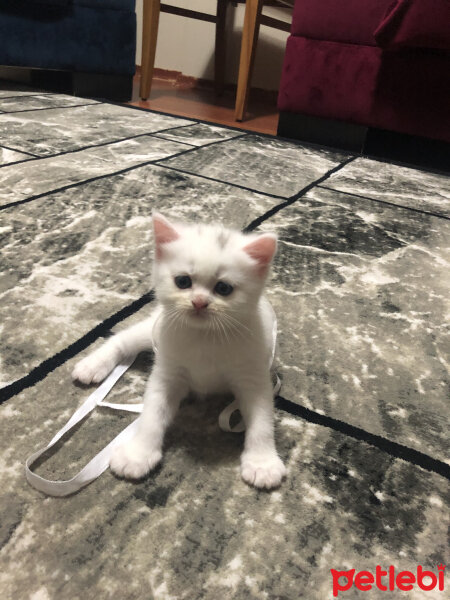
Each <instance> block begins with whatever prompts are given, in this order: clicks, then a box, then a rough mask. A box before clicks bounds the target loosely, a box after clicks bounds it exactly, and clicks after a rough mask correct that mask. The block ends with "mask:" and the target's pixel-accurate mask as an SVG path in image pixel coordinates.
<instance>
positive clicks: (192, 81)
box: [136, 65, 278, 106]
mask: <svg viewBox="0 0 450 600" xmlns="http://www.w3.org/2000/svg"><path fill="white" fill-rule="evenodd" d="M140 76H141V67H140V66H139V65H136V78H137V79H139V78H140ZM153 79H159V80H161V81H165V82H168V83H170V84H171V85H173V86H174V87H178V88H182V89H201V90H204V89H206V90H211V91H213V90H214V87H215V86H214V81H213V80H211V79H203V78H201V77H192V76H191V75H185V74H184V73H182V72H181V71H171V70H169V69H159V68H157V67H155V68H154V69H153ZM236 89H237V85H236V84H235V83H225V85H224V90H223V91H224V92H229V93H231V94H233V95H236ZM251 98H252V101H256V102H262V103H267V104H270V105H273V106H276V103H277V99H278V91H277V90H264V89H262V88H253V87H252V88H251Z"/></svg>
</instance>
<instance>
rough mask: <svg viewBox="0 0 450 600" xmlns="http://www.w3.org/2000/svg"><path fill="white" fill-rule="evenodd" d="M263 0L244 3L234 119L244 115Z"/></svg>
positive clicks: (251, 0)
mask: <svg viewBox="0 0 450 600" xmlns="http://www.w3.org/2000/svg"><path fill="white" fill-rule="evenodd" d="M262 6H263V0H247V2H246V3H245V17H244V28H243V30H242V42H241V59H240V62H239V77H238V85H237V93H236V108H235V119H236V121H242V120H243V118H244V115H245V111H246V108H247V101H248V93H249V89H250V79H251V75H252V70H253V63H254V59H255V52H256V43H257V41H258V33H259V24H260V19H261V12H262Z"/></svg>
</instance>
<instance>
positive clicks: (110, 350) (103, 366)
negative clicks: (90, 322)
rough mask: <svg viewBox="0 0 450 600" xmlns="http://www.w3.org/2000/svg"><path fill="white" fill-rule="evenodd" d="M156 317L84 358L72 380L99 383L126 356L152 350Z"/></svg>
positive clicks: (108, 341) (116, 337) (76, 368)
mask: <svg viewBox="0 0 450 600" xmlns="http://www.w3.org/2000/svg"><path fill="white" fill-rule="evenodd" d="M155 319H156V316H155V314H154V315H152V316H151V317H150V318H148V319H146V320H145V321H141V322H140V323H137V324H136V325H133V326H131V327H129V328H128V329H125V330H124V331H121V332H119V333H117V334H115V335H113V336H112V337H111V338H109V339H108V340H107V341H106V342H105V343H104V344H103V346H100V348H98V349H97V350H95V351H94V352H92V353H91V354H89V356H86V358H83V359H82V360H81V361H80V362H79V363H77V365H76V366H75V368H74V370H73V371H72V378H73V379H78V381H81V383H85V384H89V383H99V382H100V381H103V379H105V377H106V376H107V375H108V374H109V373H110V372H111V371H112V370H113V369H114V367H115V366H116V365H118V364H119V363H120V361H121V360H123V359H124V358H125V357H126V356H132V355H133V354H138V352H141V351H142V350H146V349H151V348H152V329H153V324H154V322H155Z"/></svg>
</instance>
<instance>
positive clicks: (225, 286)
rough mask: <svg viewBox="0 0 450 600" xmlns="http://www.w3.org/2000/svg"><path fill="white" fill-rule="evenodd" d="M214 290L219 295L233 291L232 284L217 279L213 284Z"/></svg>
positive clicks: (227, 294)
mask: <svg viewBox="0 0 450 600" xmlns="http://www.w3.org/2000/svg"><path fill="white" fill-rule="evenodd" d="M214 291H215V292H216V294H219V295H220V296H229V295H230V294H231V292H232V291H233V286H232V285H230V284H229V283H226V282H225V281H218V282H217V283H216V285H215V286H214Z"/></svg>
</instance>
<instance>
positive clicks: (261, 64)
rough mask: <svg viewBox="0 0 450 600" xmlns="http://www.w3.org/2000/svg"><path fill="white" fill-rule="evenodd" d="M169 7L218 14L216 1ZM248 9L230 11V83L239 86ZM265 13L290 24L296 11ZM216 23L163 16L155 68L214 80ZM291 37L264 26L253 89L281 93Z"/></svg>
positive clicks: (183, 1)
mask: <svg viewBox="0 0 450 600" xmlns="http://www.w3.org/2000/svg"><path fill="white" fill-rule="evenodd" d="M166 3H167V4H170V5H172V6H179V7H182V8H190V9H191V10H198V11H200V12H205V13H210V14H214V12H215V8H216V2H215V0H195V1H192V0H191V1H189V0H167V1H166ZM136 12H137V31H138V33H137V48H136V64H137V65H140V64H141V44H142V0H137V3H136ZM244 12H245V6H244V5H243V4H239V5H238V6H237V7H232V6H230V7H229V9H228V13H229V14H228V51H227V75H226V77H227V83H236V81H237V73H238V67H239V52H240V39H241V31H242V24H243V22H244ZM263 12H264V14H267V15H268V16H271V17H274V18H277V19H280V20H283V21H287V22H290V20H291V14H292V11H291V10H288V9H281V8H274V7H264V9H263ZM214 36H215V26H214V23H207V22H204V21H199V20H195V19H188V18H186V17H179V16H176V15H170V14H167V13H161V16H160V22H159V31H158V43H157V47H156V58H155V67H158V68H160V69H167V70H170V71H180V72H181V73H183V74H184V75H190V76H193V77H199V78H204V79H210V80H212V79H213V78H214V68H213V65H214V39H215V37H214ZM287 37H288V34H287V33H286V32H284V31H279V30H277V29H273V28H271V27H265V26H261V29H260V33H259V40H258V46H257V53H256V59H255V67H254V74H253V81H252V86H253V87H259V88H262V89H266V90H277V89H278V85H279V81H280V76H281V68H282V64H283V57H284V51H285V47H286V39H287Z"/></svg>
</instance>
